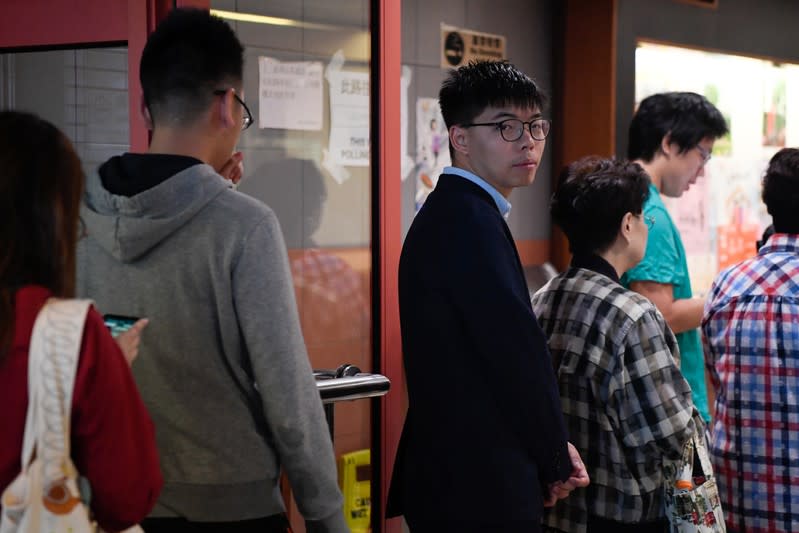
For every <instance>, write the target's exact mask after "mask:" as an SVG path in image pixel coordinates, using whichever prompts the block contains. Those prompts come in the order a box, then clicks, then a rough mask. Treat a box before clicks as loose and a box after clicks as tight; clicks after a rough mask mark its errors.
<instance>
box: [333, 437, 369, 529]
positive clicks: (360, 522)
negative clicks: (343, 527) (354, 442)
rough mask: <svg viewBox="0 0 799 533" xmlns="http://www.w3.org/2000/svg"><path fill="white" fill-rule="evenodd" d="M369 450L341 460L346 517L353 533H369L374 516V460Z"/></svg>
mask: <svg viewBox="0 0 799 533" xmlns="http://www.w3.org/2000/svg"><path fill="white" fill-rule="evenodd" d="M371 455H372V454H371V452H370V451H369V450H358V451H356V452H351V453H345V454H344V455H342V456H341V458H340V459H339V469H338V474H339V485H341V492H342V493H343V494H344V516H345V517H346V519H347V524H348V525H349V526H350V529H351V530H352V533H368V532H369V531H371V529H370V527H369V524H370V518H371V515H372V498H371V496H372V487H371V481H372V459H371Z"/></svg>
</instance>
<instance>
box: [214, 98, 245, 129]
mask: <svg viewBox="0 0 799 533" xmlns="http://www.w3.org/2000/svg"><path fill="white" fill-rule="evenodd" d="M228 90H229V89H217V90H216V91H214V95H215V96H222V95H225V94H227V92H228ZM233 98H235V99H236V101H237V102H238V103H240V104H241V107H243V108H244V116H243V117H242V118H241V130H242V131H244V130H246V129H247V128H249V127H250V126H252V123H253V120H252V113H250V108H249V107H247V104H245V103H244V100H242V99H241V98H240V97H239V95H238V94H236V91H233Z"/></svg>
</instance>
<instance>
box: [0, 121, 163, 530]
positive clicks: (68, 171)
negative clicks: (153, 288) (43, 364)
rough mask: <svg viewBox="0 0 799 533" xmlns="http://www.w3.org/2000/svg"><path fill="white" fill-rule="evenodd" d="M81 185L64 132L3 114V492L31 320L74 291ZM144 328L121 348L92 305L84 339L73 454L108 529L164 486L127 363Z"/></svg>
mask: <svg viewBox="0 0 799 533" xmlns="http://www.w3.org/2000/svg"><path fill="white" fill-rule="evenodd" d="M82 191H83V172H82V170H81V164H80V160H79V159H78V156H77V155H76V154H75V151H74V149H73V147H72V145H71V143H70V142H69V140H68V139H67V138H66V137H65V136H64V134H63V133H61V132H60V131H59V130H58V129H57V128H55V127H54V126H53V125H52V124H50V123H48V122H46V121H44V120H42V119H40V118H38V117H36V116H34V115H31V114H27V113H20V112H15V111H2V112H0V421H2V422H0V427H1V428H2V429H0V492H1V491H2V490H3V489H5V487H7V486H8V485H9V484H10V483H11V482H12V481H13V480H14V478H15V477H16V476H17V475H18V474H19V472H20V468H21V465H20V455H21V453H22V438H23V434H24V431H25V414H26V411H27V407H28V350H29V347H30V336H31V332H32V330H33V323H34V321H35V320H36V316H37V314H38V313H39V310H40V309H41V308H42V306H43V305H44V303H45V302H46V301H47V299H48V298H50V297H60V298H70V297H72V296H73V294H74V285H75V281H74V280H75V245H76V242H77V239H78V233H79V208H80V199H81V195H82ZM143 327H144V324H143V323H139V324H137V326H136V327H135V329H134V330H133V333H132V334H130V335H128V337H127V339H126V340H125V341H124V342H126V343H127V345H126V346H125V353H124V354H123V351H122V349H121V348H120V346H119V345H118V344H117V342H115V340H114V339H113V338H112V337H111V334H110V333H109V332H108V330H107V328H106V327H105V325H104V323H103V319H102V317H101V316H100V315H99V313H98V312H97V311H96V310H95V309H94V308H93V307H92V308H91V309H90V310H89V314H88V317H87V319H86V326H85V328H84V332H83V340H82V342H81V351H80V359H79V361H78V369H77V375H76V377H75V386H74V393H73V398H72V402H73V405H72V418H71V439H72V443H71V454H72V460H73V462H74V463H75V466H76V467H77V469H78V472H80V474H81V475H82V476H84V477H86V478H87V479H88V481H89V483H90V485H91V503H90V507H91V510H92V512H93V516H94V519H95V520H96V521H97V522H98V524H99V525H100V526H101V527H102V528H103V529H104V530H106V531H119V530H122V529H126V528H128V527H130V526H132V525H134V524H136V523H138V522H139V521H141V520H142V519H143V518H144V517H145V516H147V513H149V511H150V509H151V508H152V507H153V505H154V504H155V502H156V499H157V497H158V495H159V493H160V490H161V486H162V484H163V481H162V479H161V472H160V469H159V466H158V452H157V450H156V447H155V431H154V427H153V423H152V421H151V420H150V417H149V415H148V413H147V411H146V409H145V407H144V404H143V402H142V400H141V397H140V396H139V392H138V390H137V388H136V385H135V383H134V381H133V377H132V375H131V372H130V367H129V363H130V361H132V359H133V358H134V357H135V355H136V353H137V350H138V346H137V345H138V337H139V335H140V332H141V329H142V328H143ZM123 344H124V343H123ZM0 505H1V503H0Z"/></svg>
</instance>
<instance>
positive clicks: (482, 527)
mask: <svg viewBox="0 0 799 533" xmlns="http://www.w3.org/2000/svg"><path fill="white" fill-rule="evenodd" d="M405 518H406V522H407V523H408V529H409V530H410V532H411V533H540V531H541V523H540V522H521V521H517V522H492V523H486V524H481V523H475V522H467V521H460V520H458V521H454V520H453V521H446V520H433V521H429V522H427V521H422V522H409V521H408V520H407V518H408V517H407V516H406V517H405Z"/></svg>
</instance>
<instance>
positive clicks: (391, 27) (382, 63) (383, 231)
mask: <svg viewBox="0 0 799 533" xmlns="http://www.w3.org/2000/svg"><path fill="white" fill-rule="evenodd" d="M375 3H376V4H377V6H376V10H377V15H378V16H377V20H376V22H377V24H375V22H373V23H372V31H373V32H375V31H376V32H377V42H378V54H379V55H378V58H377V65H378V70H379V72H378V95H379V98H378V102H379V109H378V110H377V113H378V116H379V123H378V125H377V129H378V131H377V135H378V139H379V146H378V149H377V154H378V158H379V159H378V161H377V162H376V163H375V164H376V165H377V167H378V180H377V181H378V183H377V186H378V190H379V196H378V213H377V215H378V217H379V223H378V228H379V235H378V236H377V238H378V239H379V243H380V244H379V247H378V254H379V257H378V258H377V259H378V263H377V264H378V265H379V273H377V274H376V275H377V276H379V277H376V278H375V279H376V280H379V285H378V286H376V287H375V293H376V294H378V291H379V298H380V300H379V313H380V315H379V317H378V320H377V321H376V324H379V328H380V331H379V342H380V344H379V347H380V351H379V353H378V361H377V362H378V363H379V365H378V366H377V368H378V369H379V370H378V372H380V373H382V374H383V375H385V376H387V377H388V378H389V380H391V391H390V392H389V394H387V395H386V396H385V397H383V400H382V401H381V402H380V417H379V420H380V422H379V423H380V428H379V433H377V432H375V433H374V434H375V435H378V436H379V438H378V440H379V442H378V443H375V444H373V446H375V447H377V446H379V450H378V453H377V454H376V456H377V457H379V458H380V459H379V460H380V465H379V470H380V471H379V474H378V483H379V485H380V486H379V487H377V488H378V491H379V492H378V494H379V498H380V499H379V502H377V503H379V505H376V506H375V507H374V508H375V509H376V510H377V511H378V514H379V515H378V516H374V515H373V517H372V523H373V524H374V525H375V530H376V531H383V532H386V533H399V532H400V531H401V523H400V521H399V519H393V520H386V518H385V508H386V507H385V502H386V495H387V494H388V486H389V482H390V481H391V471H392V467H393V465H394V455H395V453H396V451H397V445H398V444H399V438H400V433H401V431H402V422H403V420H404V412H403V411H404V405H403V404H404V402H403V396H404V389H405V377H404V373H403V370H402V340H401V337H400V322H399V295H398V292H397V288H398V280H397V274H398V269H399V257H400V251H401V248H402V211H401V197H402V194H401V187H400V184H401V181H402V180H401V172H400V167H401V164H402V153H401V152H402V148H401V137H400V130H401V128H400V121H401V117H400V107H401V98H402V93H401V90H400V87H401V80H400V76H401V69H402V66H401V62H402V26H401V24H400V21H401V19H402V8H401V4H402V3H401V0H378V1H377V2H375ZM372 20H373V21H375V19H374V18H372ZM373 486H374V485H373ZM372 501H373V502H375V501H376V499H375V498H374V497H373V498H372Z"/></svg>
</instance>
